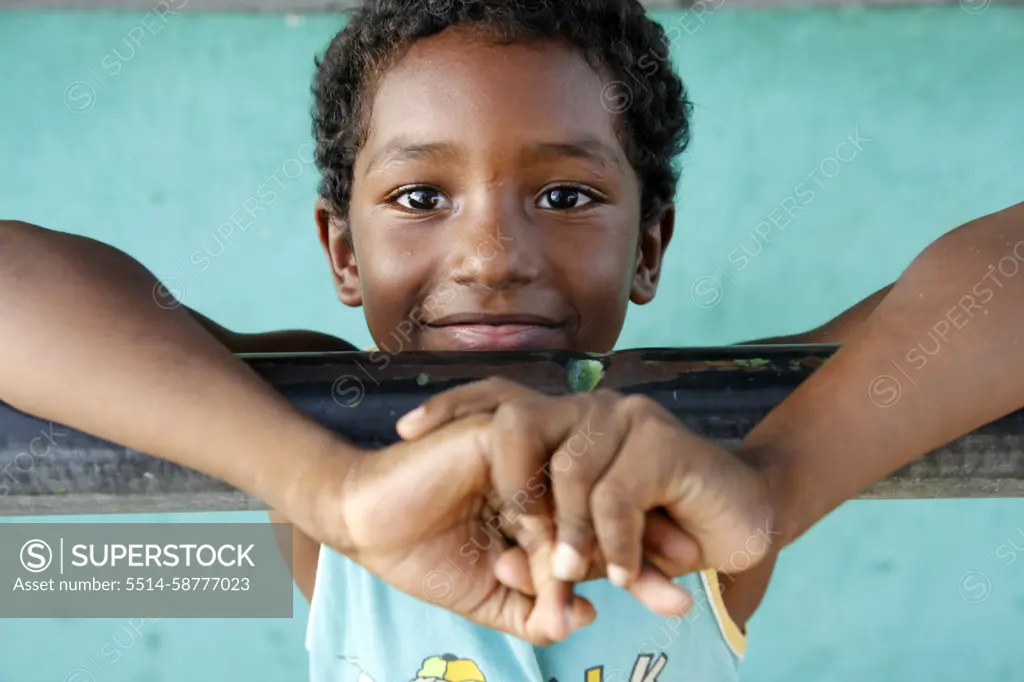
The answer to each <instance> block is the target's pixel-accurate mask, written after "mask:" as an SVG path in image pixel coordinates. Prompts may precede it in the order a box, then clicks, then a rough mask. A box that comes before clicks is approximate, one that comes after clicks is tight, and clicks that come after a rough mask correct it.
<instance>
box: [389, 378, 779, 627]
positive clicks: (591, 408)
mask: <svg viewBox="0 0 1024 682" xmlns="http://www.w3.org/2000/svg"><path fill="white" fill-rule="evenodd" d="M481 413H483V414H486V413H492V414H493V415H494V423H493V425H492V427H491V428H492V429H493V431H494V433H493V435H492V437H491V438H492V443H491V448H492V449H493V453H492V454H493V457H494V458H495V470H494V476H495V485H496V489H497V491H498V493H499V495H500V496H501V498H502V500H503V503H504V504H505V505H506V506H508V507H510V508H516V509H520V510H522V513H523V514H524V515H527V516H529V515H534V514H549V513H550V512H549V510H548V507H549V506H550V505H551V504H552V503H553V506H554V512H553V518H554V521H553V523H554V525H555V527H556V528H557V539H558V548H557V550H556V551H555V557H556V559H555V561H554V562H553V563H554V565H553V566H552V570H553V572H554V575H555V576H557V577H558V578H560V579H562V580H571V581H578V580H581V579H583V578H584V577H585V576H586V575H588V572H589V568H590V564H591V563H592V560H593V559H594V558H595V557H597V556H600V555H603V559H604V561H606V562H607V564H608V568H607V572H608V577H609V579H611V580H612V582H614V583H616V584H618V585H621V586H623V587H626V588H628V589H630V591H631V592H633V593H634V594H635V595H636V596H637V597H638V598H639V599H640V600H641V601H642V602H644V603H645V604H647V605H648V606H649V607H650V608H652V609H654V610H655V611H658V612H661V613H665V612H669V613H675V614H678V613H679V595H678V590H679V588H677V587H676V586H675V585H674V584H673V583H671V582H670V581H669V580H668V576H670V575H682V574H684V573H689V572H692V571H695V570H699V569H703V568H715V569H717V570H719V571H722V572H726V573H730V572H740V571H743V570H746V569H748V568H750V567H752V566H754V565H756V564H757V563H758V562H759V561H760V560H761V559H762V558H763V557H764V556H765V555H766V554H767V553H768V550H769V547H768V538H769V537H770V533H771V531H770V526H771V521H772V513H771V507H770V504H769V502H768V500H769V497H768V490H767V483H766V480H765V478H764V477H763V476H762V474H761V473H760V472H759V471H758V470H757V469H755V468H753V467H752V466H750V465H749V464H747V463H745V462H743V461H741V460H740V459H739V458H737V457H736V456H735V455H733V454H732V453H730V452H728V451H726V450H724V449H722V448H721V447H720V446H718V445H717V444H715V443H713V442H711V441H708V440H707V439H705V438H702V437H701V436H699V435H697V434H695V433H693V432H691V431H689V430H688V429H686V428H684V427H683V426H682V425H680V424H679V423H678V422H677V421H676V419H675V418H674V417H673V416H672V415H671V414H670V413H669V412H667V411H666V410H665V409H664V408H662V407H661V406H660V405H658V404H657V403H655V402H654V401H652V400H649V399H647V398H645V397H641V396H628V397H626V396H622V395H620V394H617V393H615V392H612V391H606V390H598V391H595V392H593V393H585V394H574V395H566V396H559V397H552V396H547V395H544V394H541V393H539V392H537V391H534V390H532V389H529V388H526V387H523V386H521V385H518V384H516V383H514V382H511V381H508V380H505V379H500V378H495V379H490V380H486V381H482V382H476V383H472V384H467V385H464V386H460V387H458V388H455V389H452V390H450V391H446V392H445V393H442V394H440V395H437V396H434V397H433V398H431V399H430V400H428V401H427V402H426V403H425V404H424V405H423V406H421V408H419V409H417V410H414V411H413V412H410V413H409V414H408V415H406V416H405V417H403V418H402V419H401V420H400V421H399V433H400V434H401V435H402V437H403V438H406V439H410V440H411V439H416V438H421V437H423V436H424V434H428V433H430V432H432V431H433V430H434V429H437V428H439V427H442V426H443V425H445V424H448V423H449V422H450V421H451V420H453V419H460V418H464V417H465V416H467V415H473V414H481ZM538 474H539V476H538ZM548 476H550V481H551V489H552V492H551V494H550V498H552V499H549V495H548V494H547V493H546V492H545V494H544V495H535V494H532V493H531V492H529V491H534V490H537V489H538V488H539V486H538V485H537V483H538V480H537V479H538V478H546V477H548ZM659 509H660V510H663V513H664V515H665V516H664V517H659V515H658V514H657V510H659ZM666 517H667V519H669V520H671V522H672V525H675V526H676V528H675V529H674V532H670V530H669V529H668V528H666V527H665V526H666V525H668V524H666V523H665V520H666ZM595 541H596V545H597V546H596V547H595ZM645 549H647V554H648V559H649V563H647V564H645V563H644V561H643V555H644V550H645ZM652 549H653V550H654V551H652ZM598 551H599V553H600V554H598ZM659 556H660V557H662V558H663V559H667V560H662V561H659V560H658V557H659ZM503 563H504V564H505V566H504V571H503V572H504V573H506V574H508V575H509V578H510V579H509V581H508V582H510V583H511V584H513V585H516V586H517V588H518V589H520V590H522V591H524V592H529V587H530V585H531V578H532V579H533V580H532V582H533V583H536V576H535V575H534V576H524V575H523V574H522V571H521V570H517V569H516V568H514V565H515V564H517V563H519V564H521V561H519V562H517V560H515V559H513V558H506V559H504V560H503ZM656 566H660V567H661V568H662V569H665V570H659V569H658V568H657V567H656ZM666 574H668V575H666Z"/></svg>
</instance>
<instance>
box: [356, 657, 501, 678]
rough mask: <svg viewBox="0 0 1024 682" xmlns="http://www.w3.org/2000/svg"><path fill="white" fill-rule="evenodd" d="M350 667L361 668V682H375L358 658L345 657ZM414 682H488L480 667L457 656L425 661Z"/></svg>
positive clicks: (431, 658) (432, 658) (433, 658)
mask: <svg viewBox="0 0 1024 682" xmlns="http://www.w3.org/2000/svg"><path fill="white" fill-rule="evenodd" d="M343 660H344V661H345V662H346V663H348V664H349V665H353V666H355V667H357V668H359V682H375V681H374V679H373V678H372V677H370V676H369V675H368V674H367V673H366V671H365V670H363V665H362V663H360V662H359V659H358V658H351V657H347V656H346V657H343ZM412 682H487V678H485V677H484V674H483V673H482V672H480V667H479V666H478V665H477V664H476V663H475V662H474V661H471V660H470V659H468V658H459V657H458V656H456V655H455V654H443V655H441V656H431V657H430V658H428V659H426V660H425V661H423V665H422V666H420V669H419V672H417V673H416V679H414V680H412Z"/></svg>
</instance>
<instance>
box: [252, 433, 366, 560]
mask: <svg viewBox="0 0 1024 682" xmlns="http://www.w3.org/2000/svg"><path fill="white" fill-rule="evenodd" d="M275 449H276V452H275V453H273V454H274V456H273V457H272V458H270V457H268V460H269V461H268V462H267V463H266V464H264V465H263V466H259V467H257V468H256V470H255V471H254V472H253V473H254V476H253V482H252V488H253V489H252V494H254V495H255V496H256V497H258V498H259V499H261V500H263V501H264V502H266V503H267V504H268V505H269V506H270V507H271V508H273V509H276V510H278V511H280V512H281V513H282V514H283V515H284V516H285V517H287V518H288V520H289V521H291V522H292V523H293V524H294V525H295V526H296V527H298V528H299V529H300V530H302V531H303V532H305V533H306V534H307V535H309V536H310V537H311V538H313V539H314V540H317V541H324V540H325V537H324V532H325V528H328V527H329V528H330V531H329V535H330V543H331V544H335V545H336V543H338V542H340V541H344V539H345V538H346V537H347V535H348V534H347V532H344V525H345V524H344V514H343V506H342V504H343V501H344V500H343V490H344V489H345V487H346V486H345V481H346V480H347V478H348V476H349V471H350V469H351V468H352V463H353V462H354V461H355V454H356V452H357V451H358V449H357V448H356V447H355V446H354V445H352V444H351V443H348V442H347V441H345V440H344V439H343V438H342V437H341V436H340V435H338V434H336V433H333V432H331V431H329V430H327V429H323V428H321V427H319V426H314V427H313V428H312V429H309V430H308V431H307V432H304V433H302V434H298V435H297V436H293V437H292V438H290V439H288V443H287V445H283V446H278V447H277V448H275ZM327 524H329V526H328V525H327Z"/></svg>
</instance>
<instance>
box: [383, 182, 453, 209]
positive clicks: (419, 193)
mask: <svg viewBox="0 0 1024 682" xmlns="http://www.w3.org/2000/svg"><path fill="white" fill-rule="evenodd" d="M394 200H395V201H396V202H397V203H398V204H399V205H400V206H402V207H404V208H407V209H409V210H411V211H435V210H437V209H439V208H445V207H446V205H445V202H446V201H447V197H445V195H444V193H442V192H440V191H438V190H436V189H430V188H429V187H417V188H415V189H410V190H407V191H405V192H402V193H401V194H399V195H398V196H396V197H395V199H394Z"/></svg>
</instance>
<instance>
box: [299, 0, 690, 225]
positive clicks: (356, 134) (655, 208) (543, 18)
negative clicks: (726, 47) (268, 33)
mask: <svg viewBox="0 0 1024 682" xmlns="http://www.w3.org/2000/svg"><path fill="white" fill-rule="evenodd" d="M458 25H474V26H480V27H482V28H485V29H487V30H488V32H489V35H490V36H493V37H494V40H495V42H496V43H499V44H511V43H524V42H530V41H536V40H557V41H561V42H563V43H564V44H567V45H569V46H570V47H573V48H575V49H577V50H579V52H580V53H581V54H582V55H583V57H584V58H585V59H586V60H587V62H588V63H589V64H590V65H591V66H592V67H593V68H594V69H595V70H596V71H598V73H600V74H602V76H603V77H604V78H605V79H606V85H605V87H604V91H603V92H602V98H603V99H604V105H605V108H606V109H608V110H609V111H610V112H612V113H616V114H618V134H619V138H620V142H621V143H622V145H623V149H624V151H625V153H626V156H627V158H628V159H629V161H630V163H631V164H632V166H633V168H634V170H635V171H636V173H637V176H638V177H639V179H640V183H641V221H642V223H647V221H649V220H650V219H652V218H654V217H656V216H657V215H658V214H659V213H660V211H661V209H662V207H663V206H665V205H666V204H669V203H671V202H672V201H673V198H674V196H675V189H676V184H677V182H678V180H679V170H678V168H677V167H676V160H677V158H678V156H679V155H680V154H681V153H682V152H683V151H684V150H685V149H686V147H687V145H688V144H689V141H690V113H691V104H690V102H689V100H688V99H687V96H686V89H685V87H684V86H683V83H682V81H681V80H680V79H679V77H678V76H677V75H676V74H675V73H674V72H673V70H672V68H671V67H670V65H669V45H668V40H667V38H666V36H665V32H664V30H663V29H662V27H661V26H660V25H659V24H657V23H656V22H655V21H653V20H652V19H651V18H650V17H648V16H647V14H646V11H645V10H644V8H643V7H642V6H641V4H640V3H639V2H638V0H367V1H366V2H365V3H364V4H363V5H362V6H361V7H359V8H358V9H357V10H356V11H355V12H354V14H353V16H352V18H351V20H350V21H349V22H348V24H347V25H346V26H345V28H344V29H342V30H341V32H339V33H338V35H336V36H335V37H334V39H333V40H332V41H331V44H330V45H329V46H328V48H327V50H326V51H325V53H324V55H323V57H321V58H317V59H316V62H315V63H316V76H315V77H314V80H313V87H312V92H313V100H314V104H313V112H312V113H313V138H314V140H315V141H316V164H317V167H318V168H319V169H320V172H321V174H322V179H321V182H320V187H319V192H320V196H321V197H322V198H323V199H324V200H325V201H326V203H327V205H328V207H329V208H330V210H331V211H332V212H333V213H335V215H337V216H339V217H341V218H347V216H348V207H349V201H350V196H351V190H352V168H353V165H354V163H355V158H356V154H357V153H358V152H359V149H360V147H361V145H362V144H363V143H364V142H365V139H366V135H367V130H366V125H365V123H366V121H367V120H368V114H369V111H368V107H369V106H370V104H371V102H372V99H373V91H374V89H375V87H376V86H377V84H378V83H379V81H380V79H381V77H382V76H383V74H384V72H385V71H386V69H387V68H388V66H389V65H390V64H391V63H393V62H394V60H396V59H397V58H399V57H400V56H401V54H403V52H404V51H405V50H406V49H408V47H409V46H410V45H411V44H412V43H413V42H415V41H416V40H417V39H420V38H426V37H428V36H432V35H435V34H437V33H440V32H442V31H444V30H445V29H447V28H450V27H453V26H458Z"/></svg>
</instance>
